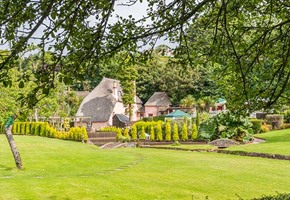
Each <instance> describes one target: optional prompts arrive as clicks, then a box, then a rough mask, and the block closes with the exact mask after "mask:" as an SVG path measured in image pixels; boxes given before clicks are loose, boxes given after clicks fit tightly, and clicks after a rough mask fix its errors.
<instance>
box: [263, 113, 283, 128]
mask: <svg viewBox="0 0 290 200" xmlns="http://www.w3.org/2000/svg"><path fill="white" fill-rule="evenodd" d="M283 121H284V118H283V115H266V123H267V124H270V125H272V127H273V128H274V129H275V128H276V129H280V128H281V125H282V124H283Z"/></svg>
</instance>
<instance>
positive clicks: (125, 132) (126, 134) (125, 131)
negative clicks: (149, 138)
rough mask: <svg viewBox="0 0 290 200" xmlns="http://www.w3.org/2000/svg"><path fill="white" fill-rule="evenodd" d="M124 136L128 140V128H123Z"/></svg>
mask: <svg viewBox="0 0 290 200" xmlns="http://www.w3.org/2000/svg"><path fill="white" fill-rule="evenodd" d="M124 137H126V138H127V139H128V141H130V139H131V138H130V135H129V129H128V128H125V130H124Z"/></svg>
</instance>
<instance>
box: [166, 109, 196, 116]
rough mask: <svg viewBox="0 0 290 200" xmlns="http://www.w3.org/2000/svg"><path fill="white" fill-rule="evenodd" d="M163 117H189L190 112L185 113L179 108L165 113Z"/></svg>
mask: <svg viewBox="0 0 290 200" xmlns="http://www.w3.org/2000/svg"><path fill="white" fill-rule="evenodd" d="M165 117H175V118H179V117H191V115H190V114H187V113H185V112H183V111H181V110H176V111H174V112H172V113H169V114H167V115H165Z"/></svg>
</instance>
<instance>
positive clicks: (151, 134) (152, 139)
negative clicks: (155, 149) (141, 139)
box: [150, 125, 155, 141]
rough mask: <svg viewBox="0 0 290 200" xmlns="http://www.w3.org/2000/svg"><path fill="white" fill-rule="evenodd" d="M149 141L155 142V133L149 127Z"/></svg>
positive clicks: (152, 128)
mask: <svg viewBox="0 0 290 200" xmlns="http://www.w3.org/2000/svg"><path fill="white" fill-rule="evenodd" d="M150 140H151V141H154V140H155V132H154V126H153V125H151V126H150Z"/></svg>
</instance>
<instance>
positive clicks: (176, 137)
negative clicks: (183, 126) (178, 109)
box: [172, 123, 179, 141]
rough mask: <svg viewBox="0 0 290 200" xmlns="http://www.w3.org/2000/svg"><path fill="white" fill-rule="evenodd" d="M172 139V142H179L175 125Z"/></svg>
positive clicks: (175, 125)
mask: <svg viewBox="0 0 290 200" xmlns="http://www.w3.org/2000/svg"><path fill="white" fill-rule="evenodd" d="M172 139H173V141H178V140H179V134H178V126H177V124H176V123H175V124H174V125H173V135H172Z"/></svg>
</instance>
